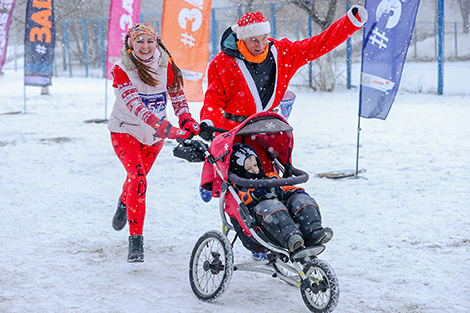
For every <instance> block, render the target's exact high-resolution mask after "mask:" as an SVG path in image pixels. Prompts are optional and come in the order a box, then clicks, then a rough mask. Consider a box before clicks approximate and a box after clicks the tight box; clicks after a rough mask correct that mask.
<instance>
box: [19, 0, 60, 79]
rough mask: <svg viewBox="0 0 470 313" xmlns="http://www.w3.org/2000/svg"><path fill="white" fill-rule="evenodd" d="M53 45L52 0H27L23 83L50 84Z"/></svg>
mask: <svg viewBox="0 0 470 313" xmlns="http://www.w3.org/2000/svg"><path fill="white" fill-rule="evenodd" d="M54 45H55V23H54V5H53V0H42V1H38V0H28V3H27V7H26V26H25V38H24V83H25V85H28V86H50V85H52V74H53V62H54Z"/></svg>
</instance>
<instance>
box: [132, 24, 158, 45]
mask: <svg viewBox="0 0 470 313" xmlns="http://www.w3.org/2000/svg"><path fill="white" fill-rule="evenodd" d="M127 34H128V35H129V46H130V47H132V43H133V42H134V40H135V39H136V38H137V37H139V36H140V35H143V34H147V35H150V36H152V37H153V39H155V40H156V39H157V38H158V33H157V30H156V29H155V27H153V26H152V25H150V24H149V23H137V24H134V25H133V26H132V27H131V28H129V30H128V31H127Z"/></svg>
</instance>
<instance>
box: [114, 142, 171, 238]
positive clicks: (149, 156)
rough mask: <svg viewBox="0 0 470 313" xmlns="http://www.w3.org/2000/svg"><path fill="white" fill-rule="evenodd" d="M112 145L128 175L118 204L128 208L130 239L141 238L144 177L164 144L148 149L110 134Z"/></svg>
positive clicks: (144, 189) (145, 181) (148, 147)
mask: <svg viewBox="0 0 470 313" xmlns="http://www.w3.org/2000/svg"><path fill="white" fill-rule="evenodd" d="M111 141H112V144H113V148H114V151H115V152H116V155H117V156H118V158H119V160H120V161H121V162H122V165H124V168H125V170H126V172H127V177H126V181H125V182H124V186H123V187H122V193H121V201H122V203H124V204H125V205H126V206H127V219H128V221H129V232H130V235H131V236H134V235H142V232H143V228H144V219H145V193H146V191H147V178H146V176H147V174H148V172H149V171H150V169H151V168H152V165H153V163H154V162H155V159H156V158H157V155H158V153H160V150H161V149H162V147H163V140H161V141H159V142H157V143H155V144H154V145H152V146H148V145H144V144H141V143H140V142H138V141H137V140H136V139H135V138H134V137H132V136H131V135H129V134H119V133H111Z"/></svg>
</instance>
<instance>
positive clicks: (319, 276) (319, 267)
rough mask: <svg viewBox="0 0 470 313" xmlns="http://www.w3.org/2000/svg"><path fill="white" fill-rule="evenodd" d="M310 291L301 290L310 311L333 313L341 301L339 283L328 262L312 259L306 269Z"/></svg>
mask: <svg viewBox="0 0 470 313" xmlns="http://www.w3.org/2000/svg"><path fill="white" fill-rule="evenodd" d="M304 272H305V275H306V276H307V278H308V281H309V284H310V288H309V290H306V289H303V288H302V289H300V292H301V294H302V299H303V300H304V303H305V305H306V306H307V307H308V308H309V310H310V311H312V312H316V313H327V312H333V310H334V308H335V307H336V306H337V305H338V301H339V283H338V278H337V276H336V273H335V271H334V270H333V268H332V267H331V265H330V264H328V263H327V262H325V261H323V260H320V259H317V258H315V259H312V260H310V261H309V262H308V263H307V264H305V267H304Z"/></svg>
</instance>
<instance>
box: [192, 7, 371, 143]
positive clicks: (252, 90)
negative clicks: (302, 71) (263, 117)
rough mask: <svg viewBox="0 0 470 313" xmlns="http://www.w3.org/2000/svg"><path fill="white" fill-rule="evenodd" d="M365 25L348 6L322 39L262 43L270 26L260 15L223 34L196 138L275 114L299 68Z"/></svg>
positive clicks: (361, 13) (362, 13)
mask: <svg viewBox="0 0 470 313" xmlns="http://www.w3.org/2000/svg"><path fill="white" fill-rule="evenodd" d="M366 21H367V11H366V10H365V9H364V8H363V7H361V6H353V7H352V8H351V9H350V10H349V11H348V12H347V14H346V15H344V16H343V17H342V18H340V19H339V20H337V21H336V22H334V23H333V24H332V25H331V26H330V27H329V28H328V29H326V30H324V31H323V32H322V33H320V34H318V35H316V36H313V37H311V38H307V39H304V40H299V41H293V42H292V41H290V40H288V39H286V38H284V39H282V40H276V39H273V38H268V34H270V33H271V26H270V24H269V22H268V21H267V20H266V18H265V17H264V16H263V15H262V14H261V12H256V13H246V14H245V15H244V16H243V17H242V18H241V19H239V20H238V22H237V24H235V25H234V26H232V27H231V28H229V29H227V30H226V31H225V33H224V34H223V36H222V41H221V48H222V51H221V52H220V53H219V54H218V55H217V56H216V57H215V58H214V59H213V60H212V61H211V62H210V64H209V69H208V75H207V77H208V87H207V91H206V93H205V96H204V105H203V107H202V109H201V115H200V121H201V133H200V136H201V137H202V138H204V139H205V140H208V141H210V140H212V138H213V136H214V133H213V128H211V127H208V126H213V127H217V128H222V129H225V130H230V129H232V128H233V127H235V126H237V125H238V124H239V123H241V122H243V121H244V120H245V119H246V118H247V117H249V116H252V115H254V114H256V113H258V112H262V111H273V110H274V109H276V108H277V107H278V106H279V104H280V103H281V100H283V98H286V96H289V97H292V94H293V93H292V92H290V91H289V92H287V87H288V85H289V81H290V80H291V79H292V77H293V76H294V74H295V72H296V71H297V70H298V69H299V68H300V67H301V66H303V65H305V64H307V63H308V62H311V61H313V60H315V59H317V58H319V57H321V56H322V55H324V54H326V53H328V52H329V51H331V50H333V49H334V48H336V47H337V46H338V45H340V44H341V43H343V42H344V41H345V40H346V39H348V38H349V37H350V36H351V35H352V34H353V33H354V32H355V31H357V30H359V29H360V28H361V27H362V26H363V25H364V23H365V22H366ZM286 92H287V93H286ZM294 97H295V96H294Z"/></svg>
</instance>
